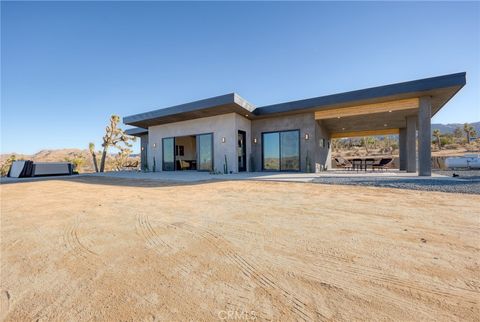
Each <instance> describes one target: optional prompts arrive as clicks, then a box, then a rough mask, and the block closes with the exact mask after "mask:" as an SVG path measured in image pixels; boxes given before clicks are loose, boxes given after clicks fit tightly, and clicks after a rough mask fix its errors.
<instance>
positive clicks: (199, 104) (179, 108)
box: [123, 93, 255, 125]
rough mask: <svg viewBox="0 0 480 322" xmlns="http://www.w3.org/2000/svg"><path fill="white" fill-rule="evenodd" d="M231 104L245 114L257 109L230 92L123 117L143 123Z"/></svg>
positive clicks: (130, 121) (126, 120) (130, 122)
mask: <svg viewBox="0 0 480 322" xmlns="http://www.w3.org/2000/svg"><path fill="white" fill-rule="evenodd" d="M229 105H235V106H236V107H237V108H240V110H241V111H243V112H244V113H243V114H249V113H252V111H253V110H254V109H255V106H253V105H252V104H250V103H249V102H247V101H246V100H245V99H243V98H242V97H241V96H240V95H238V94H236V93H230V94H226V95H221V96H216V97H211V98H207V99H203V100H199V101H194V102H190V103H185V104H180V105H175V106H172V107H167V108H162V109H158V110H154V111H150V112H145V113H140V114H135V115H130V116H126V117H124V118H123V123H125V124H132V125H135V124H136V123H141V122H145V121H148V120H154V119H159V118H162V117H167V116H172V115H179V114H183V113H189V112H197V111H202V110H209V111H212V110H214V109H215V108H216V107H221V106H229ZM232 112H234V110H232ZM213 113H214V112H213Z"/></svg>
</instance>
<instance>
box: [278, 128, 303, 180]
mask: <svg viewBox="0 0 480 322" xmlns="http://www.w3.org/2000/svg"><path fill="white" fill-rule="evenodd" d="M280 169H281V170H283V171H299V170H300V134H299V132H298V131H286V132H280Z"/></svg>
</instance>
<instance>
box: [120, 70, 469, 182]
mask: <svg viewBox="0 0 480 322" xmlns="http://www.w3.org/2000/svg"><path fill="white" fill-rule="evenodd" d="M465 83H466V74H465V73H457V74H450V75H444V76H438V77H432V78H426V79H419V80H414V81H409V82H403V83H397V84H391V85H385V86H379V87H373V88H368V89H362V90H357V91H352V92H346V93H340V94H334V95H328V96H321V97H314V98H309V99H303V100H298V101H292V102H285V103H280V104H274V105H268V106H262V107H255V106H254V105H252V104H251V103H249V102H248V101H246V100H245V99H243V98H242V97H240V96H239V95H238V94H236V93H231V94H226V95H222V96H217V97H213V98H208V99H203V100H199V101H195V102H191V103H186V104H181V105H176V106H172V107H167V108H162V109H156V110H153V111H150V112H145V113H141V114H136V115H131V116H126V117H124V119H123V122H124V123H125V124H127V125H131V126H135V128H131V129H128V130H127V133H129V134H131V135H135V136H138V137H140V138H141V163H142V168H143V169H145V170H148V171H179V170H197V171H219V172H224V171H227V172H228V173H230V172H234V173H235V172H241V171H300V172H318V171H322V170H325V169H330V167H331V156H330V154H331V146H330V141H331V139H333V138H344V137H358V136H370V135H393V134H398V135H399V151H400V170H406V171H407V172H417V171H418V174H419V175H421V176H429V175H431V125H430V119H431V117H432V116H433V115H435V114H436V113H437V112H438V111H439V110H440V109H441V108H442V107H443V106H444V105H445V104H446V103H447V102H448V101H449V100H450V99H451V98H452V97H453V96H454V95H455V94H456V93H457V92H458V91H459V90H460V89H461V88H462V87H463V86H464V85H465ZM417 142H418V143H417ZM417 145H418V155H417ZM417 164H418V169H417Z"/></svg>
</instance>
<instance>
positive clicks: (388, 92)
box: [253, 72, 466, 116]
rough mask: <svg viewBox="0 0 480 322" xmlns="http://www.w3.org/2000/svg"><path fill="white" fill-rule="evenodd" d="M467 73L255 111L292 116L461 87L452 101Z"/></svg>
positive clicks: (261, 114)
mask: <svg viewBox="0 0 480 322" xmlns="http://www.w3.org/2000/svg"><path fill="white" fill-rule="evenodd" d="M465 75H466V73H465V72H462V73H456V74H449V75H443V76H437V77H431V78H424V79H418V80H414V81H409V82H403V83H396V84H391V85H383V86H378V87H372V88H367V89H361V90H356V91H351V92H345V93H339V94H333V95H327V96H320V97H314V98H308V99H303V100H298V101H291V102H286V103H280V104H273V105H267V106H262V107H259V108H257V109H255V110H254V111H253V114H255V115H258V116H263V115H270V114H281V113H288V112H290V113H291V112H302V111H307V110H309V109H318V108H322V107H330V106H337V105H342V104H347V103H348V104H350V105H352V104H356V103H361V102H362V101H368V100H374V99H378V98H384V97H395V96H402V95H405V94H409V93H415V94H416V95H417V94H418V93H420V92H429V91H433V90H437V89H441V88H452V87H459V88H458V89H457V90H455V91H453V92H452V94H451V95H450V97H448V99H450V98H451V97H452V96H453V95H455V93H456V92H457V91H458V90H459V89H460V88H462V87H463V86H464V85H465V84H466V77H465ZM448 99H446V100H444V101H443V102H441V104H440V106H438V107H437V110H438V109H440V108H441V107H442V106H443V105H444V104H445V103H446V102H447V101H448Z"/></svg>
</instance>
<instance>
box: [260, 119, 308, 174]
mask: <svg viewBox="0 0 480 322" xmlns="http://www.w3.org/2000/svg"><path fill="white" fill-rule="evenodd" d="M283 132H298V170H282V141H281V133H283ZM269 133H278V170H273V169H265V163H264V140H263V137H264V134H269ZM301 143H302V140H301V136H300V129H292V130H279V131H265V132H262V171H264V172H301V171H302V163H301V161H302V158H301V156H302V144H301Z"/></svg>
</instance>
